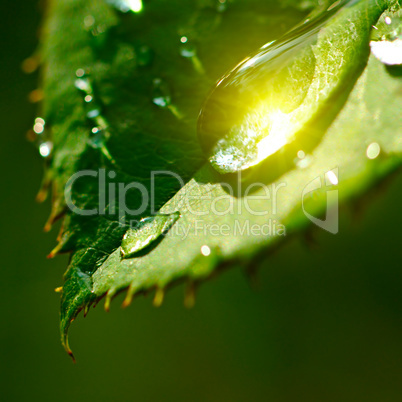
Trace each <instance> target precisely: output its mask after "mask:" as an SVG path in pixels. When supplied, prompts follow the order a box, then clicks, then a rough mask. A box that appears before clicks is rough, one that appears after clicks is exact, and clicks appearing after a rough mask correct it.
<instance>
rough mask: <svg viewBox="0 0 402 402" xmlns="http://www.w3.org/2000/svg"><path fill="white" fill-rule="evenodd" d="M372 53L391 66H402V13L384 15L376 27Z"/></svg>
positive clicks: (371, 45)
mask: <svg viewBox="0 0 402 402" xmlns="http://www.w3.org/2000/svg"><path fill="white" fill-rule="evenodd" d="M371 39H372V40H371V42H370V48H371V53H373V55H374V56H375V57H376V58H377V59H378V60H380V61H381V62H382V63H384V64H387V65H389V66H394V65H400V64H402V11H399V12H396V13H388V15H384V16H383V17H382V18H381V19H380V21H379V22H378V23H377V24H376V26H375V27H374V30H373V32H372V37H371Z"/></svg>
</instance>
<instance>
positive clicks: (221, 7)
mask: <svg viewBox="0 0 402 402" xmlns="http://www.w3.org/2000/svg"><path fill="white" fill-rule="evenodd" d="M226 8H227V0H217V5H216V10H217V11H218V12H220V13H223V12H224V11H226Z"/></svg>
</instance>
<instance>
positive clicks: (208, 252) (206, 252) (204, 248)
mask: <svg viewBox="0 0 402 402" xmlns="http://www.w3.org/2000/svg"><path fill="white" fill-rule="evenodd" d="M201 254H202V255H203V256H204V257H208V256H209V255H211V249H210V248H209V247H208V246H207V245H206V244H204V245H203V246H202V247H201Z"/></svg>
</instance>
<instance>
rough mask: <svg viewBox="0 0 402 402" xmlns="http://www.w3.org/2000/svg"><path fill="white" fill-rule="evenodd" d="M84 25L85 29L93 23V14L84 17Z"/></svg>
mask: <svg viewBox="0 0 402 402" xmlns="http://www.w3.org/2000/svg"><path fill="white" fill-rule="evenodd" d="M84 25H85V28H87V29H89V28H92V27H93V26H94V25H95V18H94V16H93V15H87V16H86V17H85V18H84Z"/></svg>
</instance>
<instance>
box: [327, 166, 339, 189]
mask: <svg viewBox="0 0 402 402" xmlns="http://www.w3.org/2000/svg"><path fill="white" fill-rule="evenodd" d="M326 176H327V179H328V181H329V182H330V183H331V184H332V185H334V186H336V185H338V183H339V180H338V177H337V175H336V174H335V172H333V171H332V170H330V171H329V172H327V173H326Z"/></svg>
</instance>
